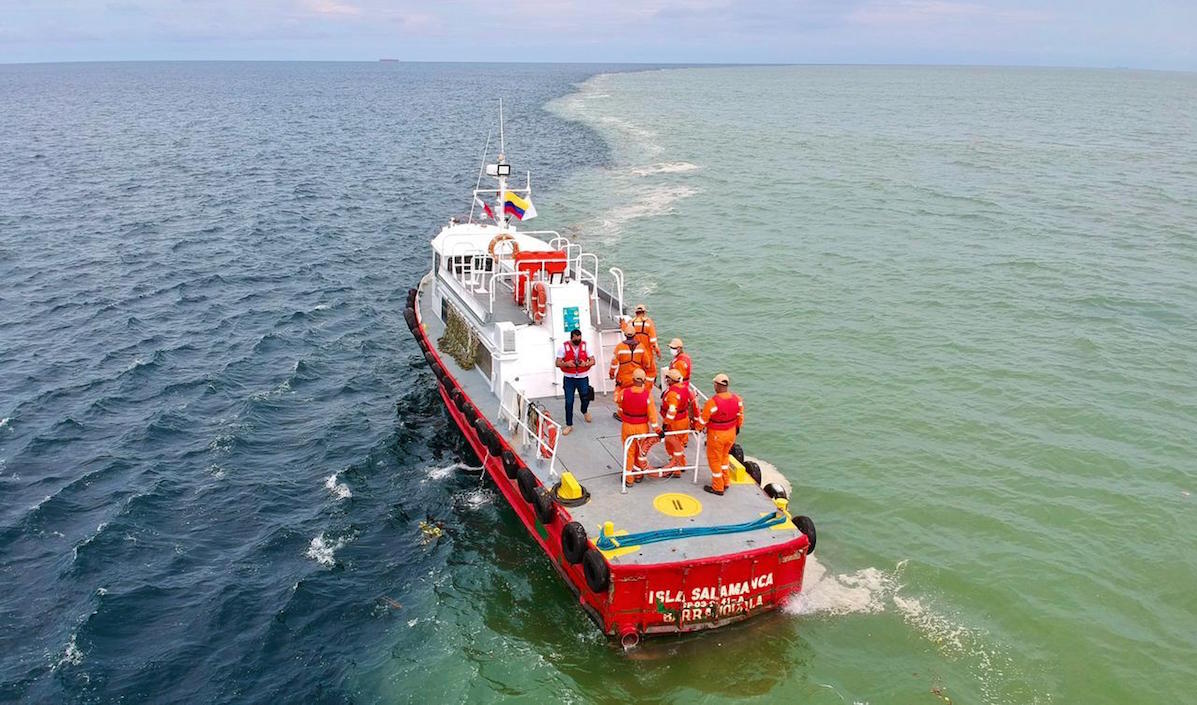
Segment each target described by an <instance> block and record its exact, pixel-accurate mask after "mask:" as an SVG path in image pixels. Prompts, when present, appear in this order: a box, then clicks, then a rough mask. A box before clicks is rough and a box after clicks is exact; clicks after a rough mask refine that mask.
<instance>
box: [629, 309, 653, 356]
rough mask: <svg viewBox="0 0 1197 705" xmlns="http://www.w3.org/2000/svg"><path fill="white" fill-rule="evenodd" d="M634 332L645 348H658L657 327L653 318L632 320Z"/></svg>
mask: <svg viewBox="0 0 1197 705" xmlns="http://www.w3.org/2000/svg"><path fill="white" fill-rule="evenodd" d="M632 330H634V331H636V340H639V341H640V344H641V345H643V346H644V347H646V348H648V349H649V350H652V349H654V348H656V347H657V326H656V325H655V324H654V323H653V319H651V318H647V317H646V318H640V317H639V316H637V317H636V318H634V319H632Z"/></svg>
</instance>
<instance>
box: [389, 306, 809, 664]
mask: <svg viewBox="0 0 1197 705" xmlns="http://www.w3.org/2000/svg"><path fill="white" fill-rule="evenodd" d="M414 293H415V292H414V290H413V292H411V293H410V294H409V298H408V303H409V304H410V305H411V306H412V308H414V309H415V310H416V311H417V313H416V317H417V320H416V323H415V325H414V326H413V328H412V333H413V334H414V335H415V337H416V339H417V341H421V346H420V347H421V348H422V349H423V350H425V351H427V353H426V358H427V359H428V361H429V363H430V364H434V365H436V366H438V367H439V368H440V374H438V375H437V376H438V378H439V377H442V376H443V377H444V378H445V379H446V380H447V381H451V384H438V385H437V387H438V390H439V392H440V395H441V400H442V401H443V402H444V403H445V409H446V410H447V411H448V412H449V416H450V418H452V419H453V422H454V423H455V424H457V427H458V428H459V429H460V430H461V433H462V435H463V436H465V438H466V440H467V441H468V442H469V444H470V447H471V448H473V450H474V452H475V454H477V456H478V457H479V458H487V459H488V460H487V461H486V463H485V470H486V472H487V473H488V474H489V475H490V478H491V480H492V481H493V482H494V484H495V486H496V487H497V488H498V489H499V491H500V492H501V493H502V494H503V497H504V498H506V500H507V503H508V504H509V505H511V508H512V509H513V510H514V511H515V514H516V516H518V517H519V518H520V521H521V522H523V524H524V526H525V527H526V528H527V529H528V533H529V535H531V536H532V538H533V539H535V541H536V542H537V543H538V544H539V545H540V547H541V549H542V550H543V551H544V552H545V555H547V556H548V558H549V560H550V561H551V562H552V563H553V565H554V567H556V568H557V571H558V572H559V573H561V575H562V576H563V577H564V578H565V580H566V584H568V585H569V586H570V588H571V589H572V590H573V591H574V593H575V594H576V595H577V596H578V598H579V602H580V604H581V605H582V608H583V609H585V610H586V612H587V614H589V615H590V617H591V618H592V619H593V620H594V621H595V623H596V624H597V625H598V627H599V628H600V629H601V630H602V631H603V633H604V634H607V635H609V636H615V637H619V638H620V639H622V640H625V641H630V642H632V643H634V642H635V640H637V639H638V638H639V637H640V636H641V635H654V634H679V633H684V632H692V631H699V630H703V629H711V628H715V627H720V626H723V625H726V624H730V623H732V622H736V621H740V620H742V619H746V618H748V617H751V616H755V615H757V614H761V613H764V612H767V611H770V610H772V609H774V608H775V607H777V606H778V605H780V604H782V603H783V602H785V600H786V599H787V598H789V597H790V596H791V595H794V594H797V593H798V592H799V591H800V590H801V589H802V576H803V572H804V570H805V567H806V553H807V548H808V546H809V541H808V539H807V537H806V536H805V535H803V534H799V535H798V536H797V537H796V538H795V539H794V540H793V541H790V542H789V543H786V544H783V545H781V546H780V547H777V546H771V547H767V548H762V549H754V550H751V551H744V552H742V553H735V554H730V555H724V556H715V557H711V558H706V559H702V560H694V561H687V562H684V563H657V564H649V565H645V564H640V565H619V564H610V563H608V568H609V571H610V575H611V579H610V583H609V587H608V588H607V589H606V590H605V591H602V592H595V591H593V590H591V589H590V587H589V586H588V585H587V582H586V578H585V575H584V573H583V569H582V564H581V563H578V564H572V563H570V562H569V561H567V560H566V559H565V556H564V555H563V549H562V543H561V531H562V528H563V527H564V526H565V525H566V524H567V523H569V522H570V521H572V517H571V515H570V513H569V509H568V508H566V507H562V506H561V505H555V509H556V515H555V517H554V518H553V520H552V521H549V522H548V523H547V524H546V523H543V522H541V521H540V519H539V518H538V517H537V515H536V511H535V509H534V508H533V506H532V505H531V504H530V503H528V502H526V501H524V498H523V496H522V495H521V494H520V489H519V486H518V485H517V484H516V481H515V480H514V479H511V478H508V477H507V474H506V472H505V471H504V468H503V462H502V460H501V459H500V458H499V457H498V456H499V455H500V454H497V453H496V454H490V453H488V452H487V448H486V446H485V444H484V442H483V441H482V439H481V438H480V437H479V433H478V430H477V429H476V428H474V426H473V425H472V424H470V422H469V420H468V419H467V418H466V417H465V414H464V413H462V411H460V410H459V409H458V408H457V406H456V405H455V404H454V403H453V401H452V399H451V398H450V396H449V394H450V392H449V390H450V389H461V387H460V385H458V384H457V383H456V380H455V379H454V378H453V376H452V375H451V374H450V373H449V371H448V369H447V368H446V367H445V366H444V363H443V361H442V360H441V356H440V353H439V352H438V351H437V350H436V346H435V345H433V344H432V341H431V340H429V339H428V337H427V334H426V332H425V331H424V328H423V326H422V325H420V324H419V321H418V317H419V313H418V311H419V307H418V302H417V301H416V298H415V296H414ZM462 393H463V394H465V390H464V389H463V390H462ZM466 399H467V401H469V403H470V404H473V401H472V400H469V398H468V396H467V397H466ZM475 406H476V405H475ZM478 418H479V419H484V418H485V417H483V416H479V417H478ZM491 432H492V433H494V435H495V436H496V437H497V438H498V439H499V442H500V443H501V444H502V446H503V448H504V449H505V450H511V451H512V452H513V453H515V454H516V456H517V457H519V453H518V452H517V451H516V450H515V449H514V448H511V446H510V445H508V443H507V441H506V439H505V438H504V437H503V434H501V433H498V432H497V429H495V428H493V427H491ZM597 531H598V527H587V533H588V534H597ZM688 540H700V539H688ZM590 543H591V545H592V546H593V543H594V542H593V540H592V541H591V542H590Z"/></svg>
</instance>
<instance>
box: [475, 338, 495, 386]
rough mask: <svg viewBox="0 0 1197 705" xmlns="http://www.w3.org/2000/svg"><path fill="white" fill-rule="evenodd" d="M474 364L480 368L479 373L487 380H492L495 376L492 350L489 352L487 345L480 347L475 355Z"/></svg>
mask: <svg viewBox="0 0 1197 705" xmlns="http://www.w3.org/2000/svg"><path fill="white" fill-rule="evenodd" d="M474 364H475V365H477V366H478V369H479V371H481V372H482V375H483V376H484V377H486V378H487V379H491V378H492V377H493V376H494V375H493V373H492V372H491V364H492V363H491V358H490V350H487V349H486V346H485V345H479V346H478V351H477V352H476V353H475V354H474Z"/></svg>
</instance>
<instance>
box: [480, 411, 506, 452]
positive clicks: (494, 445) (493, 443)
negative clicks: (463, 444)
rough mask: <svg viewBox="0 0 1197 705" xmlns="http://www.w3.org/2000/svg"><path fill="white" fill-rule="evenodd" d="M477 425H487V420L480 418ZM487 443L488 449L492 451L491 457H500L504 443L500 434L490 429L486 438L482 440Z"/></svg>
mask: <svg viewBox="0 0 1197 705" xmlns="http://www.w3.org/2000/svg"><path fill="white" fill-rule="evenodd" d="M477 423H480V424H486V423H488V422H487V420H486V419H484V418H482V417H478V421H477ZM482 440H483V442H484V443H486V449H487V450H489V451H490V454H491V455H496V456H497V455H499V454H500V453H502V452H503V441H502V440H500V439H499V434H498V433H497V432H496V431H495V430H494V429H493V428H488V429H487V434H486V436H485V437H484V438H483V439H482Z"/></svg>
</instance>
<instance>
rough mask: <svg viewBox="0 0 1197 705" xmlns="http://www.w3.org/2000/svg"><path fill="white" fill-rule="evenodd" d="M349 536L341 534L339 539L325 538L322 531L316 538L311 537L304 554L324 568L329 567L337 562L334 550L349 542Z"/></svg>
mask: <svg viewBox="0 0 1197 705" xmlns="http://www.w3.org/2000/svg"><path fill="white" fill-rule="evenodd" d="M351 538H352V537H345V536H342V537H341V538H339V539H336V540H332V539H329V538H327V537H326V536H325V534H323V533H322V534H320V535H319V536H317V537H316V538H314V539H312V542H311V543H310V544H308V550H307V553H305V554H304V555H305V556H307V557H308V558H311V559H312V560H314V561H316V562H317V563H319V564H320V565H322V566H324V567H325V568H331V567H333V566H334V565H336V562H337V559H336V552H337V551H338V550H340V549H342V548H344V547H345V544H347V543H349V541H350V539H351Z"/></svg>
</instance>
